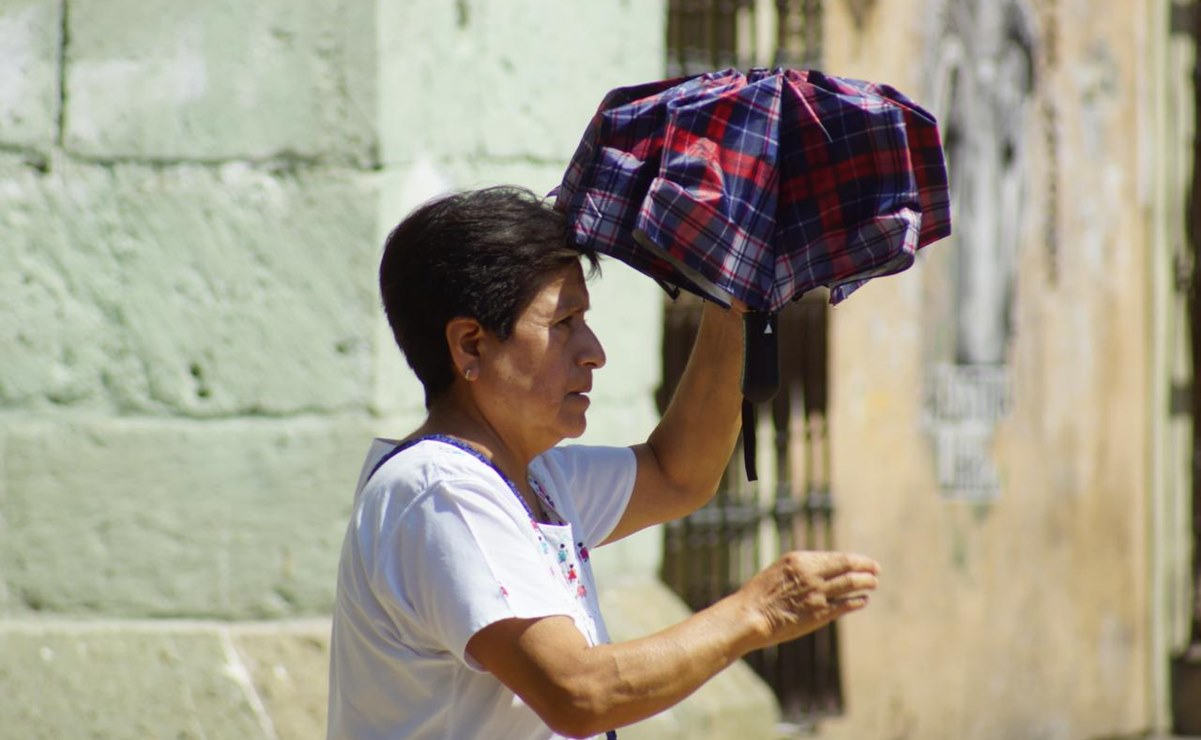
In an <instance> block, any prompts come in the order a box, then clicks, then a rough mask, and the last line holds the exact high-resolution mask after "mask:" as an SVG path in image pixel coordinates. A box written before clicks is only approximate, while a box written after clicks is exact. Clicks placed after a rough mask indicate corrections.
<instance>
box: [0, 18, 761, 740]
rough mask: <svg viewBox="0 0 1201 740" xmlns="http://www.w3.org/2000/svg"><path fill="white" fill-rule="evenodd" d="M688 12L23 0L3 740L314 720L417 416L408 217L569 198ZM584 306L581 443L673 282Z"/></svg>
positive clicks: (3, 531)
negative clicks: (355, 564)
mask: <svg viewBox="0 0 1201 740" xmlns="http://www.w3.org/2000/svg"><path fill="white" fill-rule="evenodd" d="M664 20H665V10H664V7H663V4H662V3H660V2H652V3H642V2H639V3H631V2H628V1H626V2H618V1H617V0H606V1H605V2H593V3H583V2H580V3H576V2H570V3H564V2H550V1H545V0H544V1H535V0H523V1H522V2H515V3H514V2H503V3H502V2H499V1H494V2H483V1H471V0H461V1H460V2H453V3H452V2H444V1H442V0H410V1H408V2H401V1H400V0H378V1H377V0H336V1H333V2H330V1H329V0H268V1H267V2H256V3H245V2H232V1H230V0H219V1H217V2H205V3H191V4H185V3H178V2H151V3H147V2H134V1H133V0H0V60H3V61H2V63H0V265H3V267H2V268H0V738H5V739H7V738H66V737H104V738H148V737H164V738H165V737H172V738H189V737H195V738H201V737H206V738H252V737H261V738H276V737H278V738H291V737H321V736H323V734H324V713H325V691H326V653H325V651H326V636H327V633H328V621H327V620H328V610H329V607H330V603H331V598H332V592H333V586H334V572H335V566H336V560H337V553H338V549H339V547H340V543H341V536H342V530H343V527H344V525H345V517H346V514H347V511H348V508H349V502H350V496H351V488H352V486H353V483H354V480H355V478H356V476H357V470H358V466H359V463H360V461H361V457H362V455H363V454H364V452H365V450H366V445H367V443H368V441H369V439H370V437H371V436H373V435H375V434H404V433H406V432H407V431H408V429H409V428H410V427H411V426H413V425H414V424H415V423H416V421H417V420H418V419H419V417H420V412H421V395H420V392H419V388H418V387H417V385H416V383H415V382H414V381H413V380H412V379H411V377H410V376H409V373H408V370H407V368H406V367H405V366H404V364H403V362H402V360H401V359H400V357H399V355H398V353H397V352H396V350H395V349H394V347H393V346H392V343H391V339H390V336H389V334H388V332H387V330H386V327H385V326H384V322H383V320H382V317H381V316H380V312H379V309H378V306H377V298H376V295H375V275H374V271H375V266H376V262H377V257H378V250H379V245H380V244H381V242H382V238H383V235H384V234H385V233H386V232H387V230H388V229H389V228H391V226H393V225H394V224H395V223H396V222H397V221H398V220H399V219H400V218H401V217H402V216H403V215H404V214H405V213H406V212H408V210H410V209H411V208H412V207H413V206H415V205H417V204H418V203H419V202H421V201H422V200H424V199H425V198H428V197H430V196H432V195H434V194H436V193H437V192H439V191H442V190H445V189H447V188H454V187H471V186H480V185H486V184H493V183H497V182H516V183H518V184H523V185H527V186H530V187H532V188H535V189H541V190H548V189H549V188H550V187H551V186H553V185H554V184H556V183H557V181H558V179H559V177H560V176H561V172H562V167H563V166H564V164H565V163H566V160H567V159H568V158H569V157H570V155H571V153H572V152H573V151H574V147H575V143H576V141H578V137H579V135H580V134H581V133H582V131H583V128H584V126H585V125H586V123H587V121H588V118H589V117H590V115H591V113H592V111H593V110H594V108H595V106H596V105H597V103H598V102H599V101H600V98H601V96H602V95H603V93H604V92H605V91H607V90H608V89H610V88H611V87H614V86H617V85H621V84H629V83H633V82H640V81H645V80H649V79H653V78H656V77H659V76H661V69H662V58H663V36H664V30H663V23H664ZM593 291H594V305H595V306H596V311H595V324H596V327H597V331H598V333H599V334H600V335H601V338H602V340H603V341H605V342H606V345H607V348H608V350H609V357H610V362H609V366H608V367H607V368H606V369H605V370H604V371H603V372H602V373H600V374H599V375H598V378H597V385H596V390H595V392H594V397H595V398H596V400H597V401H598V403H597V404H596V405H595V411H594V412H593V415H592V420H591V421H592V426H591V429H590V432H589V435H588V437H587V440H588V441H593V442H614V443H627V442H630V441H636V440H637V438H638V435H644V434H645V433H646V432H648V431H649V429H650V427H651V425H652V424H653V422H654V418H655V415H654V409H653V405H652V401H651V393H652V391H653V388H654V385H655V384H656V383H657V382H658V373H659V366H658V362H657V360H654V361H651V360H648V358H655V357H657V347H658V341H659V331H660V327H659V320H658V316H659V313H658V311H659V305H660V300H661V299H660V296H659V292H658V288H657V287H655V286H654V285H653V284H652V283H650V282H649V281H646V280H644V279H642V278H639V277H637V276H634V275H632V274H630V272H629V271H628V270H626V269H624V268H623V267H621V266H618V265H610V266H609V268H608V270H607V271H606V276H605V277H604V278H603V279H602V280H600V281H599V282H597V283H596V284H595V285H594V288H593ZM630 326H638V327H640V330H639V331H636V332H634V331H627V330H626V329H627V328H628V327H630ZM610 550H611V552H612V554H611V555H610V556H609V557H608V558H607V562H608V565H605V563H606V558H605V557H604V556H603V553H602V554H598V557H597V561H598V564H600V568H601V570H602V572H603V573H607V575H605V576H602V577H604V578H607V579H608V580H610V581H612V583H613V584H614V589H613V591H612V597H611V599H612V601H613V603H614V604H615V606H614V607H613V608H614V610H615V611H616V613H615V614H614V621H615V623H616V624H617V625H618V627H617V628H616V629H615V631H616V632H618V633H619V634H621V627H620V625H623V624H627V625H629V626H630V628H631V629H638V630H645V629H650V628H654V627H655V626H656V625H657V624H659V623H657V622H655V621H654V620H651V621H650V623H649V624H648V623H647V622H646V619H645V614H641V615H639V618H638V619H633V620H630V619H625V618H623V614H622V610H623V609H624V608H626V607H623V606H622V604H623V603H624V602H623V599H625V600H627V601H628V600H629V599H631V598H633V599H634V603H640V604H645V603H646V602H645V599H642V598H639V597H638V596H637V595H638V594H649V595H650V597H651V598H657V599H660V600H663V599H665V598H666V597H664V596H663V594H662V593H661V590H660V589H659V587H657V586H655V585H654V570H655V567H656V565H657V559H658V540H657V535H655V534H654V533H650V534H648V535H646V536H644V537H641V538H635V539H634V540H633V541H632V542H631V543H630V544H628V545H625V546H623V547H619V548H610ZM631 595H633V596H631ZM663 603H664V606H663V607H662V608H661V609H660V610H659V611H660V613H661V614H662V615H663V617H662V618H663V619H664V620H667V619H675V618H678V617H679V616H680V614H679V612H678V608H679V607H678V604H676V602H674V601H673V600H671V599H670V598H666V601H663ZM628 636H632V635H628ZM730 676H731V677H730V678H729V679H727V681H728V682H729V681H732V682H733V683H726V684H719V685H718V687H717V689H715V690H713V691H711V694H712V696H713V697H714V698H715V699H717V703H716V704H714V706H726V707H727V708H728V707H729V705H730V703H731V702H730V699H729V697H730V696H744V697H749V698H745V699H744V700H739V701H736V702H735V704H736V705H739V706H743V707H747V706H749V707H751V708H752V714H753V715H754V716H757V717H760V718H761V719H759V720H757V721H759V722H761V723H766V724H765V725H764V726H768V727H770V723H771V721H772V717H773V714H772V712H771V708H770V702H769V701H768V700H767V698H766V695H765V694H764V691H763V689H762V687H761V685H759V684H758V683H757V682H755V681H754V680H753V679H750V678H749V676H747V675H744V674H743V673H741V672H739V671H735V672H733V673H732V674H730ZM722 686H724V687H725V688H722ZM740 686H742V687H744V688H738V687H740ZM731 687H733V691H731ZM712 716H713V713H712V711H711V710H709V709H706V708H705V707H704V706H702V707H701V708H700V709H696V710H681V711H679V712H676V713H674V714H671V715H667V716H665V717H664V718H661V719H660V720H659V721H658V724H655V723H651V724H649V725H648V728H647V729H643V730H642V731H641V732H642V733H643V736H655V737H670V736H675V735H676V734H678V733H681V732H693V733H697V732H699V733H701V734H704V732H705V727H707V726H711V727H715V726H716V725H713V724H712V723H711V722H710V721H709V719H707V718H710V717H712ZM752 721H756V720H753V719H752ZM638 732H639V731H638V730H635V731H633V733H634V734H633V736H635V737H636V736H638Z"/></svg>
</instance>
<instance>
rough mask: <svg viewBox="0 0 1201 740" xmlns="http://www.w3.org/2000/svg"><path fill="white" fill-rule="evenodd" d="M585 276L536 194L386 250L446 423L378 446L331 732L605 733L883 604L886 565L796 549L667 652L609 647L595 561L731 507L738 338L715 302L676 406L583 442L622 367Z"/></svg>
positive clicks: (676, 629) (386, 287)
mask: <svg viewBox="0 0 1201 740" xmlns="http://www.w3.org/2000/svg"><path fill="white" fill-rule="evenodd" d="M581 258H583V259H586V260H588V262H589V263H590V264H591V265H592V267H593V268H595V266H596V260H597V257H596V255H594V254H589V253H581V252H580V251H579V250H577V249H575V248H574V247H571V246H569V245H568V244H567V243H566V240H565V232H564V221H563V217H562V214H560V213H558V212H556V211H554V210H553V209H551V208H550V207H548V206H546V205H544V204H543V203H542V202H540V201H539V199H538V198H536V197H535V196H534V195H533V194H532V193H529V192H528V191H524V190H519V189H514V188H492V189H488V190H482V191H477V192H471V193H463V194H458V195H452V196H448V197H443V198H441V199H438V200H436V201H433V202H431V203H428V204H426V205H424V206H422V207H420V208H418V209H417V210H416V211H415V212H413V213H412V214H411V215H410V216H409V217H408V218H406V219H405V220H404V221H403V222H402V223H401V224H400V225H399V226H398V227H397V228H396V230H395V231H393V232H392V234H391V235H390V236H389V237H388V240H387V242H386V245H385V251H384V256H383V260H382V262H381V266H380V287H381V293H382V295H383V303H384V310H385V312H386V314H387V316H388V320H389V323H390V324H391V326H392V330H393V333H394V335H395V337H396V341H397V343H398V344H399V346H400V348H401V350H402V351H403V352H404V354H405V357H406V359H407V360H408V362H409V365H410V366H411V367H412V368H413V371H414V372H415V373H416V375H417V377H418V378H419V379H420V380H421V382H422V384H423V385H424V387H425V395H426V407H427V410H428V417H427V419H426V421H425V423H424V424H422V425H421V427H420V428H418V429H417V430H416V431H414V432H413V433H412V434H410V435H408V436H407V437H405V438H404V439H403V440H399V441H392V440H376V441H375V443H374V444H373V446H372V448H371V451H370V452H369V454H368V458H367V461H366V463H365V464H364V467H363V473H362V475H361V477H360V480H359V484H358V489H357V493H356V498H355V504H354V509H353V513H352V517H351V522H350V525H349V527H348V530H347V534H346V541H345V544H344V547H343V551H342V559H341V563H340V566H339V575H338V590H337V600H336V606H335V611H334V619H333V638H332V646H331V667H330V680H331V686H330V716H329V735H330V737H331V738H385V737H386V738H397V737H437V738H455V739H456V740H457V739H460V738H475V737H478V738H502V737H503V738H510V737H511V738H549V737H557V736H572V737H582V736H589V735H596V734H605V733H606V731H610V730H612V729H613V728H615V727H620V726H623V725H627V724H630V723H632V722H636V721H638V720H640V719H644V718H646V717H649V716H651V715H653V714H655V713H657V712H659V711H662V710H663V709H666V708H667V707H670V706H672V705H673V704H675V703H676V702H678V701H680V700H681V699H683V698H684V697H685V696H687V695H688V694H689V693H691V692H692V691H693V690H695V689H696V688H697V687H698V686H700V685H701V684H702V683H704V682H705V681H707V680H708V679H709V678H711V677H712V676H714V675H715V674H716V673H717V672H719V671H721V670H722V669H724V668H725V667H726V666H728V665H730V664H731V663H732V662H733V661H735V660H737V659H739V658H740V657H741V656H743V655H745V654H746V653H748V652H750V651H752V650H755V649H758V648H762V647H765V646H768V645H772V644H775V643H778V642H782V641H784V640H789V639H793V638H796V637H799V636H801V635H803V634H806V633H808V632H811V631H813V630H815V629H817V628H819V627H821V626H822V625H824V624H826V623H827V622H829V621H831V620H833V619H835V618H837V617H839V616H841V615H843V614H846V613H848V612H851V611H855V610H857V609H860V608H862V607H863V606H865V605H866V604H867V596H866V595H865V592H867V591H869V590H871V589H873V588H875V586H876V572H877V570H878V567H877V565H876V563H875V562H873V561H872V560H870V559H868V558H865V557H862V556H857V555H846V554H839V553H790V554H788V555H786V556H784V557H783V558H781V560H780V561H778V562H776V563H775V564H774V565H772V566H771V567H769V568H767V569H766V570H764V571H763V572H761V573H759V574H758V575H756V576H755V577H754V578H753V579H752V580H751V581H750V582H748V583H747V584H746V585H744V586H743V587H742V588H741V589H739V590H738V591H737V592H736V593H734V594H732V595H731V596H729V597H727V598H725V599H723V600H722V601H720V602H718V603H717V604H714V605H713V606H711V607H709V608H707V609H705V610H703V611H701V612H699V613H697V614H695V615H694V616H692V617H690V618H689V619H687V620H685V621H684V622H682V623H680V624H677V625H675V626H673V627H671V628H669V629H667V630H664V631H662V632H660V633H658V634H655V635H651V636H649V637H645V638H642V639H639V640H634V641H631V642H625V643H617V644H610V643H609V640H608V635H607V634H606V632H605V627H604V622H603V620H602V618H601V614H600V610H599V608H598V607H597V601H596V587H595V584H594V583H593V580H592V573H591V569H590V567H589V557H590V555H589V550H590V549H591V548H594V547H597V546H601V545H604V544H607V543H609V542H615V541H617V540H619V539H621V538H623V537H626V536H627V535H630V534H633V533H634V532H637V531H638V530H640V529H643V528H645V527H649V526H651V525H654V524H658V523H660V522H664V521H667V520H669V519H673V518H677V517H680V516H684V515H686V514H688V513H689V512H692V511H694V510H696V509H697V508H699V507H701V506H703V505H704V504H705V502H706V501H708V500H709V498H710V497H711V496H712V495H713V493H714V491H715V489H716V486H717V484H718V482H719V480H720V478H721V474H722V471H723V470H724V468H725V465H726V461H727V460H728V459H729V456H730V453H731V451H732V449H733V446H734V442H735V439H736V436H737V434H738V423H739V422H738V420H739V408H740V394H739V372H740V357H741V354H742V321H741V318H740V316H739V313H738V312H737V311H731V312H726V311H723V310H721V309H719V308H714V307H707V308H706V312H705V315H704V318H703V320H702V323H701V329H700V333H699V336H698V338H697V342H696V346H695V348H694V350H693V355H692V358H691V360H690V362H689V366H688V369H687V371H686V372H685V374H684V377H683V379H682V381H681V382H680V385H679V388H678V390H677V392H676V395H675V398H674V399H673V401H672V403H671V404H670V406H669V408H668V410H667V412H666V413H665V414H664V416H663V419H662V421H661V422H660V423H659V425H658V426H657V427H656V428H655V430H654V432H653V433H652V434H651V436H650V438H649V439H648V440H647V441H646V442H645V443H644V444H640V445H635V446H633V447H630V448H603V447H584V446H567V447H556V445H558V444H559V442H561V441H562V440H564V439H567V438H572V437H578V436H579V435H581V434H582V433H583V432H584V428H585V424H586V421H585V414H586V412H587V409H588V406H589V399H588V396H587V394H588V392H589V391H590V389H591V387H592V375H593V373H594V372H595V371H596V370H599V369H600V368H601V367H603V365H604V363H605V354H604V351H603V350H602V348H601V346H600V343H599V342H598V341H597V338H596V336H595V335H594V334H593V333H592V330H591V329H590V328H589V327H588V325H587V323H586V322H585V318H584V317H585V313H586V312H587V311H588V309H589V299H588V290H587V287H586V285H585V278H584V273H583V270H582V268H581V264H580V262H581Z"/></svg>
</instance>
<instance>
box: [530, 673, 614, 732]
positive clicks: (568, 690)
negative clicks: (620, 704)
mask: <svg viewBox="0 0 1201 740" xmlns="http://www.w3.org/2000/svg"><path fill="white" fill-rule="evenodd" d="M538 704H539V706H533V705H531V707H532V708H533V709H534V711H535V712H537V713H538V716H539V717H541V718H542V721H543V722H545V723H546V725H547V727H549V728H550V729H551V730H553V731H554V732H555V733H556V734H559V735H563V736H564V737H578V738H587V737H593V736H595V735H602V734H604V733H605V732H606V731H607V730H611V729H613V727H612V726H611V725H612V720H611V719H610V711H609V706H608V705H609V702H608V701H607V700H606V696H605V692H604V691H603V690H601V689H599V688H598V687H596V686H593V685H590V683H589V682H586V681H574V682H571V684H570V685H564V686H557V687H555V688H554V689H553V690H551V691H550V692H548V695H547V696H544V697H543V698H542V699H541V701H539V702H538Z"/></svg>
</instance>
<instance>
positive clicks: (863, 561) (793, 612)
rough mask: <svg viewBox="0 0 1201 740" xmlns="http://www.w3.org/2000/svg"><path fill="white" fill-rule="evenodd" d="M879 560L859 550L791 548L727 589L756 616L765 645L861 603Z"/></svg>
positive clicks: (795, 635) (798, 634)
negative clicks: (825, 550)
mask: <svg viewBox="0 0 1201 740" xmlns="http://www.w3.org/2000/svg"><path fill="white" fill-rule="evenodd" d="M879 572H880V565H879V563H877V562H876V561H875V560H872V559H871V558H869V557H866V556H864V555H855V554H850V553H841V552H807V551H793V552H789V553H785V554H784V555H783V556H782V557H781V558H780V559H779V560H777V561H776V562H774V563H772V564H771V565H770V566H768V567H767V568H765V569H763V570H762V571H760V572H759V573H757V574H756V575H755V576H754V577H753V578H752V579H751V580H750V581H748V582H747V583H746V584H745V585H743V586H742V588H740V589H739V590H738V591H736V592H735V593H734V594H733V597H734V598H737V599H741V600H743V603H744V606H745V607H746V608H749V609H751V610H752V613H753V614H756V615H757V616H758V617H759V622H760V635H761V637H762V639H763V644H762V645H760V646H759V647H767V646H768V645H775V644H777V643H781V642H787V641H788V640H794V639H796V638H798V637H801V636H803V635H807V634H809V633H810V632H814V631H816V630H818V629H820V628H821V627H823V626H824V625H826V624H828V623H829V622H832V621H833V620H835V619H837V618H839V617H841V616H842V615H844V614H847V613H849V612H853V611H857V610H859V609H862V608H863V607H865V606H867V602H868V593H869V592H870V591H873V590H875V588H876V585H877V582H878V581H877V576H878V575H879Z"/></svg>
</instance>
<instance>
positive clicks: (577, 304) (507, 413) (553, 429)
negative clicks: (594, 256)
mask: <svg viewBox="0 0 1201 740" xmlns="http://www.w3.org/2000/svg"><path fill="white" fill-rule="evenodd" d="M588 308H589V299H588V288H587V286H586V285H585V282H584V273H583V270H582V269H581V268H580V265H579V264H575V265H572V266H570V267H567V268H564V269H563V270H560V271H558V272H555V273H552V274H551V275H550V277H549V278H547V280H546V281H545V282H544V283H543V284H542V287H541V288H540V289H539V290H538V292H537V293H536V294H535V295H534V298H533V300H532V301H530V304H529V305H528V306H527V307H526V308H525V310H524V311H522V312H521V313H520V314H519V315H518V317H517V320H516V322H515V323H514V326H513V333H512V334H511V335H510V336H509V338H508V339H506V340H504V341H501V340H500V339H498V338H496V337H494V336H492V335H489V336H488V338H487V339H486V340H485V342H484V346H483V347H481V355H480V377H479V380H478V381H477V382H476V384H475V390H476V391H477V393H475V397H476V401H477V403H478V404H479V406H480V408H481V410H483V411H484V413H485V415H486V417H487V418H488V420H489V422H490V423H491V424H492V425H493V427H494V428H495V429H496V430H497V431H498V432H499V433H500V434H501V436H502V437H503V438H504V442H505V444H506V445H508V446H509V447H510V448H512V449H515V450H519V451H521V452H523V453H525V454H531V455H536V454H539V453H541V452H544V451H546V450H548V449H550V448H551V447H554V446H555V445H556V444H558V443H559V442H560V441H562V440H563V439H565V438H567V437H578V436H580V435H581V434H583V433H584V429H585V427H586V426H587V422H586V420H585V418H584V417H585V412H587V410H588V405H589V400H588V396H587V395H586V394H587V393H588V392H589V391H591V390H592V371H593V370H596V369H598V368H600V367H601V366H602V365H604V364H605V352H604V350H603V349H602V348H601V345H600V341H599V340H597V338H596V335H595V334H593V333H592V329H591V328H589V327H588V324H586V323H585V322H584V314H585V312H586V311H587V310H588Z"/></svg>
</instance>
